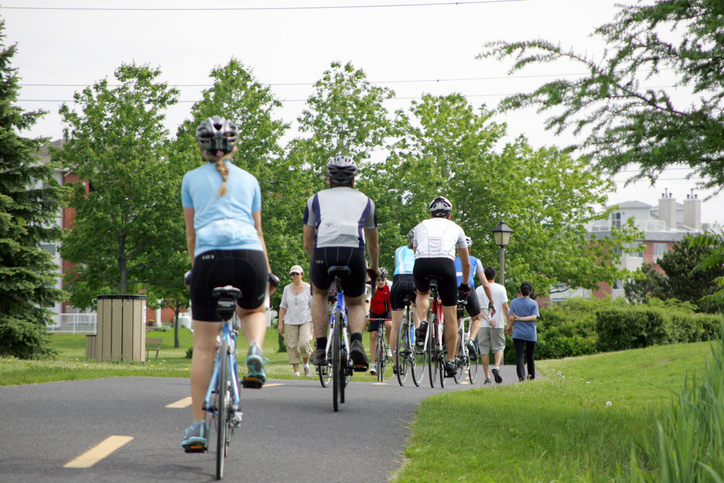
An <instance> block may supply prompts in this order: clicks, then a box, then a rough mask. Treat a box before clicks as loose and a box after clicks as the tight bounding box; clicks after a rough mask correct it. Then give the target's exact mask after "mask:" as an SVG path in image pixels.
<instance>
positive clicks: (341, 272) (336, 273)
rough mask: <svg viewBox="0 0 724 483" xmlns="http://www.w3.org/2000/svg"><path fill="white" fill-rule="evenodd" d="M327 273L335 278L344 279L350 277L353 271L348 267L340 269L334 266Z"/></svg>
mask: <svg viewBox="0 0 724 483" xmlns="http://www.w3.org/2000/svg"><path fill="white" fill-rule="evenodd" d="M327 273H328V274H330V275H332V276H333V277H339V278H344V277H346V276H348V275H349V274H350V273H352V269H351V268H349V267H348V266H341V267H338V266H336V265H334V266H331V267H329V268H328V269H327Z"/></svg>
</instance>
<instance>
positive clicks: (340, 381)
mask: <svg viewBox="0 0 724 483" xmlns="http://www.w3.org/2000/svg"><path fill="white" fill-rule="evenodd" d="M327 273H329V274H330V275H332V276H333V277H334V281H335V284H336V286H337V303H336V304H335V307H334V311H333V312H332V314H331V315H330V317H329V331H328V336H327V346H326V347H325V353H326V358H325V359H326V363H325V364H320V365H318V366H317V367H318V369H319V373H320V380H321V374H322V372H323V370H324V369H325V368H329V366H331V370H332V406H333V408H334V411H335V412H337V411H339V405H340V404H343V403H344V400H345V397H344V396H345V395H344V391H345V388H346V386H347V383H348V382H349V378H350V376H352V373H353V372H354V368H353V367H352V361H351V359H350V357H349V348H350V341H349V328H348V325H347V305H346V304H345V302H344V290H343V288H342V278H344V277H346V276H348V275H349V274H350V273H352V269H351V268H349V267H347V266H342V267H338V266H332V267H329V269H328V270H327ZM322 383H324V381H322ZM323 385H324V384H323Z"/></svg>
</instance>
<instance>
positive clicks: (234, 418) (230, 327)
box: [191, 285, 260, 480]
mask: <svg viewBox="0 0 724 483" xmlns="http://www.w3.org/2000/svg"><path fill="white" fill-rule="evenodd" d="M212 295H213V297H214V298H216V312H217V314H218V315H219V316H220V317H221V319H222V322H223V323H222V331H221V335H220V337H219V342H218V346H217V350H218V352H217V355H216V363H215V365H214V372H213V374H212V376H211V382H210V383H209V389H208V391H207V392H206V397H205V398H204V403H203V406H202V408H203V409H204V411H206V427H207V428H209V432H211V430H212V429H214V427H216V479H217V480H220V479H221V478H222V477H223V475H224V458H225V457H226V455H227V453H228V450H229V443H230V442H231V436H232V434H233V433H234V429H235V428H238V427H239V425H240V424H241V419H242V412H241V401H240V400H239V375H238V368H237V360H236V336H237V327H238V320H237V319H236V300H237V299H239V298H241V291H240V290H239V289H238V288H236V287H232V286H231V285H227V286H225V287H217V288H215V289H214V290H213V291H212ZM259 386H260V384H259V383H258V381H257V382H254V381H249V382H244V387H259ZM191 449H194V448H193V447H191ZM198 449H200V450H201V451H204V452H205V451H207V450H208V449H207V448H201V447H199V448H198Z"/></svg>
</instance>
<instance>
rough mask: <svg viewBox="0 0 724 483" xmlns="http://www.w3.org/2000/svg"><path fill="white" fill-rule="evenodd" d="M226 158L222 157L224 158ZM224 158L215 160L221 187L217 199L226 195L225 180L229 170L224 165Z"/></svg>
mask: <svg viewBox="0 0 724 483" xmlns="http://www.w3.org/2000/svg"><path fill="white" fill-rule="evenodd" d="M225 157H226V156H224V158H225ZM224 158H218V159H217V160H216V171H218V172H219V174H220V175H221V179H222V180H223V181H222V182H221V186H220V187H219V198H221V197H222V196H224V195H225V194H226V179H227V178H228V177H229V168H228V166H226V163H224Z"/></svg>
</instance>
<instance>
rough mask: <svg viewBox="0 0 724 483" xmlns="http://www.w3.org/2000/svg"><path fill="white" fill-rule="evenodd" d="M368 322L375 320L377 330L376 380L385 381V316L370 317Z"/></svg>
mask: <svg viewBox="0 0 724 483" xmlns="http://www.w3.org/2000/svg"><path fill="white" fill-rule="evenodd" d="M369 320H370V322H372V321H377V322H380V324H379V331H378V332H377V345H376V348H377V356H376V357H375V364H376V365H377V382H385V366H387V340H386V339H385V321H386V319H385V318H370V319H369Z"/></svg>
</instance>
